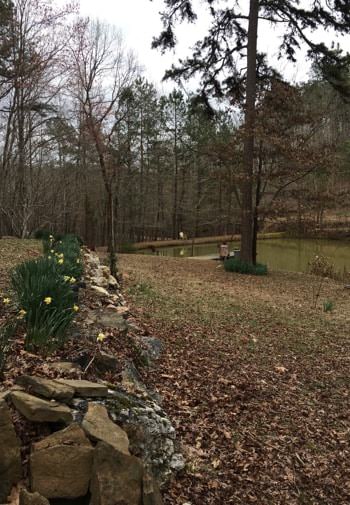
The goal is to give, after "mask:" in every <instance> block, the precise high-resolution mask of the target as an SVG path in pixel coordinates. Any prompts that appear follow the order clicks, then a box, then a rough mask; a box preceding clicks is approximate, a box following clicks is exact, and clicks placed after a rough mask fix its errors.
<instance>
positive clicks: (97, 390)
mask: <svg viewBox="0 0 350 505" xmlns="http://www.w3.org/2000/svg"><path fill="white" fill-rule="evenodd" d="M57 382H59V383H61V384H66V385H67V386H70V387H71V388H73V389H74V392H75V395H76V396H82V397H83V398H99V397H105V396H107V395H108V387H107V386H105V385H104V384H99V383H98V382H90V381H86V380H79V379H77V380H74V379H57Z"/></svg>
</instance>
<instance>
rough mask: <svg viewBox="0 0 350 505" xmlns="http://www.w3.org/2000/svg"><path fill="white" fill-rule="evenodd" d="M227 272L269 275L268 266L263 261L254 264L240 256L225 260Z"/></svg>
mask: <svg viewBox="0 0 350 505" xmlns="http://www.w3.org/2000/svg"><path fill="white" fill-rule="evenodd" d="M224 267H225V270H226V272H237V273H240V274H249V275H267V266H266V265H263V264H261V263H257V264H256V265H252V264H250V263H246V262H245V261H242V260H241V259H238V258H229V259H228V260H226V261H225V262H224Z"/></svg>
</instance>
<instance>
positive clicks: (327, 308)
mask: <svg viewBox="0 0 350 505" xmlns="http://www.w3.org/2000/svg"><path fill="white" fill-rule="evenodd" d="M333 309H334V303H333V302H332V300H326V301H325V302H323V311H324V312H332V310H333Z"/></svg>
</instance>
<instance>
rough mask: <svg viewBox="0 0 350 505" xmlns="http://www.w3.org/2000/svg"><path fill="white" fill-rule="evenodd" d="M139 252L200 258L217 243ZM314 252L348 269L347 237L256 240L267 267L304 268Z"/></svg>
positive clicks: (214, 252)
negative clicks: (333, 238)
mask: <svg viewBox="0 0 350 505" xmlns="http://www.w3.org/2000/svg"><path fill="white" fill-rule="evenodd" d="M229 249H230V251H234V250H236V249H239V242H237V241H232V242H229ZM139 252H140V253H143V254H154V255H158V256H171V257H179V258H180V257H182V258H188V257H193V258H196V259H199V260H200V259H214V258H217V257H218V244H217V243H210V244H194V245H193V246H192V245H183V246H181V245H180V246H171V247H160V248H156V247H152V248H147V249H144V250H140V251H139ZM316 255H323V256H326V257H327V258H328V259H329V260H330V261H331V262H332V263H333V265H334V267H335V269H336V270H337V271H338V272H343V271H344V270H346V271H350V240H323V239H290V238H279V239H273V238H271V239H268V240H259V241H258V261H259V263H265V264H267V266H268V268H269V269H270V270H285V271H292V272H305V271H307V268H308V264H309V262H310V260H311V259H313V258H314V257H315V256H316Z"/></svg>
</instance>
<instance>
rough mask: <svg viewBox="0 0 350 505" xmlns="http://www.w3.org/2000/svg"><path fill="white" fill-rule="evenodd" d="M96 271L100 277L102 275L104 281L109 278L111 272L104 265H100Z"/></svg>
mask: <svg viewBox="0 0 350 505" xmlns="http://www.w3.org/2000/svg"><path fill="white" fill-rule="evenodd" d="M98 270H99V273H100V275H102V276H103V277H105V278H106V279H108V278H109V276H110V275H111V271H110V269H109V267H107V266H106V265H100V266H99V269H98Z"/></svg>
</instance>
